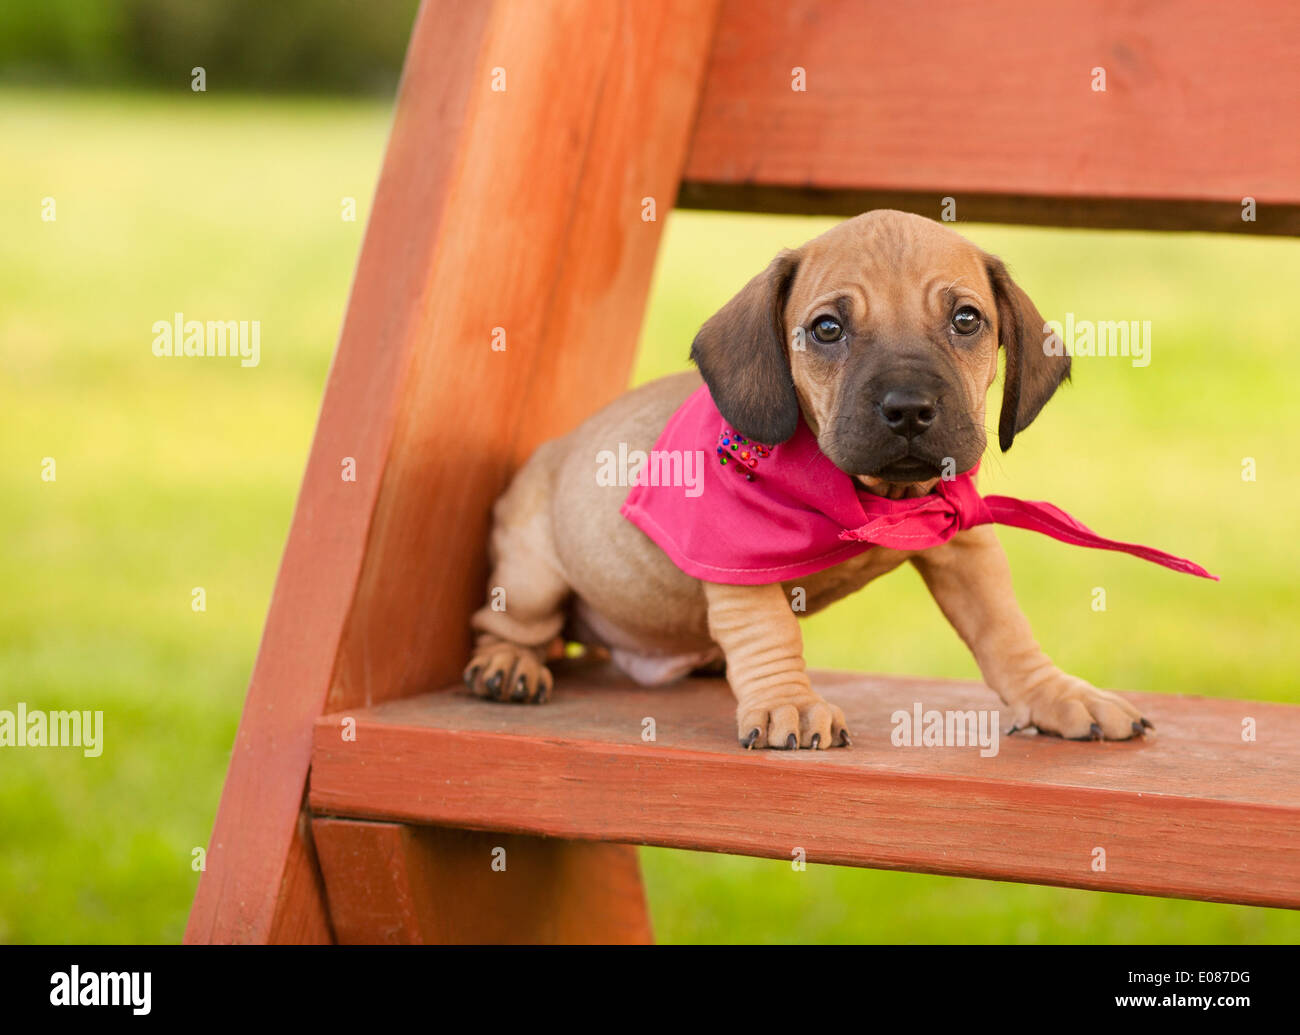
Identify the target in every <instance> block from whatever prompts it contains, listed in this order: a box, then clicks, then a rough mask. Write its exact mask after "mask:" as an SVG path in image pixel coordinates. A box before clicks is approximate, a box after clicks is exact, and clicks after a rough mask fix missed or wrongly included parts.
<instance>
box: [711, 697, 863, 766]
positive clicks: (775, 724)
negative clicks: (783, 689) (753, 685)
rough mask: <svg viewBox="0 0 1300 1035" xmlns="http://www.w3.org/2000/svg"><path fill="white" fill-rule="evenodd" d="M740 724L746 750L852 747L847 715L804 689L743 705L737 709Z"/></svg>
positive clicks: (737, 718) (743, 745)
mask: <svg viewBox="0 0 1300 1035" xmlns="http://www.w3.org/2000/svg"><path fill="white" fill-rule="evenodd" d="M736 722H737V726H738V727H739V732H740V746H741V747H743V748H763V747H770V748H777V749H779V750H782V751H790V750H793V749H794V748H812V749H813V750H825V749H826V748H830V747H848V746H849V731H848V730H847V729H845V728H844V713H843V712H842V711H840V709H839V707H838V706H837V705H833V704H831V703H830V702H828V701H825V700H823V699H822V698H821V697H819V696H818V695H817V694H814V693H810V692H809V691H808V690H806V689H803V688H802V687H801V688H798V689H797V690H793V691H791V692H790V693H789V694H781V693H779V692H778V693H776V694H767V695H764V697H763V699H762V700H751V701H748V702H742V703H741V704H740V706H739V707H738V708H737V709H736Z"/></svg>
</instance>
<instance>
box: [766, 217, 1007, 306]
mask: <svg viewBox="0 0 1300 1035" xmlns="http://www.w3.org/2000/svg"><path fill="white" fill-rule="evenodd" d="M877 216H881V217H879V218H873V217H877ZM986 260H987V256H986V255H985V254H984V252H982V251H981V250H980V249H979V248H977V247H975V245H973V244H971V243H970V242H969V241H967V240H966V239H965V238H964V237H962V236H961V235H960V234H957V233H955V232H954V231H952V230H949V229H948V228H947V227H945V226H942V225H940V224H939V223H935V222H933V221H932V220H928V219H923V218H921V217H920V216H906V215H904V214H902V213H890V214H889V217H888V218H885V217H883V214H876V213H869V214H868V215H866V216H859V217H857V218H856V219H850V220H848V221H847V222H844V223H841V224H839V225H838V226H836V227H834V228H832V229H831V230H829V231H827V232H826V233H824V234H822V235H821V236H820V237H817V238H814V239H813V240H811V241H809V242H808V243H807V244H806V245H804V247H803V248H802V249H801V250H800V257H799V268H798V270H797V272H796V275H795V279H794V282H793V284H792V285H791V289H790V300H789V308H788V310H787V312H788V314H789V315H790V317H791V318H792V319H794V320H797V321H801V320H803V319H806V318H807V317H808V316H810V315H812V313H811V310H814V309H816V308H817V307H818V306H820V305H824V304H827V303H834V302H835V301H836V300H838V299H844V300H845V302H847V305H848V310H849V314H850V315H852V316H853V317H855V318H856V319H858V320H862V319H865V318H866V317H868V316H869V315H871V314H873V313H877V314H878V313H879V312H881V311H882V310H883V311H886V312H902V311H908V310H913V311H914V310H915V309H916V308H917V307H918V306H921V307H924V308H926V309H930V308H935V309H939V310H942V309H945V308H947V307H949V306H951V305H953V304H958V303H963V304H964V303H974V304H977V305H979V306H981V307H982V308H984V309H985V310H986V311H991V309H992V307H993V305H994V298H993V290H992V287H991V285H990V283H989V276H988V272H987V269H986V267H985V263H986ZM841 308H842V306H841Z"/></svg>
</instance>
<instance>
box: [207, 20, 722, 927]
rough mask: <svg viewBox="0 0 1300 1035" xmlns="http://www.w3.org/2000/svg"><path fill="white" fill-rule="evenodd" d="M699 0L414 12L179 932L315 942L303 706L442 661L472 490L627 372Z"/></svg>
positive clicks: (340, 703) (702, 55)
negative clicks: (342, 314)
mask: <svg viewBox="0 0 1300 1035" xmlns="http://www.w3.org/2000/svg"><path fill="white" fill-rule="evenodd" d="M715 16H716V3H715V2H712V0H704V2H699V0H671V2H666V3H654V4H639V3H627V4H623V3H615V2H613V0H550V2H547V3H536V2H532V0H484V2H481V3H463V2H458V0H429V2H427V3H426V4H425V5H424V6H423V7H422V8H421V11H420V14H419V15H418V17H417V20H416V25H415V29H414V32H413V35H412V40H411V45H410V49H409V52H408V55H407V63H406V69H405V72H404V75H403V81H402V86H401V89H400V92H399V97H398V103H397V110H396V114H395V117H394V121H393V128H392V133H391V136H390V139H389V144H388V151H387V153H386V156H385V159H384V167H383V172H382V175H381V178H380V183H379V187H378V191H377V194H376V198H375V204H374V208H373V210H372V213H371V217H370V224H369V226H368V227H367V230H366V238H365V243H364V245H363V247H362V253H361V259H360V262H359V264H358V267H357V273H356V278H355V281H354V284H353V290H352V296H351V299H350V300H349V304H348V313H347V317H346V319H345V322H344V327H343V332H342V336H341V338H340V341H339V346H338V351H337V353H336V355H335V359H334V365H333V368H332V369H331V372H330V377H329V382H328V385H327V388H326V393H325V399H324V403H323V405H322V409H321V416H320V421H319V423H318V425H317V429H316V437H315V440H314V441H313V444H312V450H311V456H310V459H309V460H308V464H307V471H306V474H305V476H304V479H303V485H302V489H301V493H300V495H299V500H298V506H297V508H296V511H295V514H294V520H293V525H292V528H291V530H290V534H289V541H288V545H287V547H286V550H285V555H284V559H283V561H282V564H281V569H280V574H279V578H278V580H277V583H276V588H275V593H274V595H273V597H272V602H271V610H270V614H269V616H268V619H267V625H266V630H265V633H264V635H263V640H262V645H261V649H260V651H259V654H258V659H257V663H256V665H255V668H254V672H253V678H252V682H251V685H250V687H249V691H248V697H247V700H246V703H245V706H244V713H243V717H242V719H241V722H240V727H239V732H238V735H237V738H236V742H235V748H234V753H233V755H232V758H231V765H230V770H229V773H228V775H227V779H226V785H225V788H224V790H223V793H222V799H221V805H220V808H219V810H218V814H217V820H216V826H215V829H214V831H213V837H212V840H211V843H210V845H209V852H208V856H207V869H206V872H205V873H204V874H203V876H202V879H201V880H200V883H199V889H198V893H197V895H196V897H195V902H194V907H193V910H192V912H191V915H190V922H189V926H188V929H187V931H186V940H187V941H191V942H211V941H218V942H228V941H249V942H260V941H266V940H268V939H269V938H271V937H273V936H283V937H301V938H305V939H308V940H311V939H315V940H324V939H326V938H327V937H328V936H329V928H328V924H327V919H326V912H327V911H326V907H325V903H324V901H323V898H322V897H321V895H320V894H319V886H320V885H319V880H318V879H317V878H315V877H314V875H313V873H312V872H311V866H312V863H311V858H312V857H311V853H310V851H307V850H305V848H306V846H305V845H303V844H302V843H301V839H299V840H298V841H295V831H297V830H299V826H298V824H299V807H300V802H301V798H302V795H303V793H304V789H305V786H306V782H307V774H308V765H309V760H310V752H311V739H312V723H313V721H314V720H315V719H316V718H317V716H319V715H320V714H321V712H322V711H323V710H325V706H326V702H327V700H328V703H329V707H330V709H331V710H337V709H341V708H349V707H354V706H357V705H362V704H366V703H372V702H375V701H381V700H385V699H388V698H391V697H395V696H400V695H403V694H407V693H410V692H412V691H415V690H419V689H425V688H428V687H430V686H434V685H440V684H442V683H445V682H446V681H448V680H449V679H451V678H452V677H453V676H454V675H455V672H456V670H457V669H458V668H459V667H460V665H461V664H462V663H463V660H464V658H465V656H466V653H467V650H468V628H467V620H468V615H469V614H470V613H471V611H472V610H473V609H474V608H475V607H476V606H478V604H479V603H481V600H480V597H481V595H482V593H483V578H484V563H485V548H484V544H485V539H486V532H487V516H488V511H489V509H490V506H491V503H492V501H493V499H494V498H495V497H496V496H497V495H498V493H499V492H500V490H501V489H502V488H503V486H504V484H505V482H506V480H507V478H508V476H509V474H510V472H511V471H512V469H513V467H514V466H515V465H516V464H517V462H518V460H519V458H520V457H521V456H523V455H524V454H526V453H527V452H528V451H529V450H530V449H531V448H532V447H533V446H534V445H535V444H536V443H537V442H539V441H541V440H542V439H544V438H546V437H549V436H551V435H554V434H556V433H559V432H561V431H564V430H567V429H568V428H569V427H571V426H573V425H574V424H576V423H577V422H578V421H579V420H580V419H581V418H582V417H584V416H586V415H587V414H589V413H590V412H592V411H593V410H594V409H596V408H597V407H598V406H599V405H600V404H601V403H603V402H604V401H606V400H608V399H610V398H612V397H613V396H614V395H616V394H617V393H618V392H619V391H621V390H622V389H623V388H624V387H625V385H626V382H627V378H628V375H629V372H630V369H631V363H632V359H633V351H634V347H635V344H636V337H637V334H638V332H639V329H640V322H641V321H640V318H641V313H642V311H643V308H644V304H645V298H646V294H647V291H648V287H649V281H650V273H651V268H652V265H653V261H654V256H655V253H656V250H657V247H658V242H659V236H660V230H661V228H662V225H663V221H664V219H665V218H666V216H667V214H668V212H669V210H670V209H671V206H672V202H673V200H674V199H675V197H676V194H677V190H678V185H679V180H680V173H681V168H682V165H683V162H684V160H685V153H686V142H687V139H688V137H689V133H690V128H691V124H692V119H693V115H694V111H695V107H696V103H697V99H698V94H699V89H700V84H701V81H702V77H703V70H704V66H705V62H706V59H707V56H708V50H709V45H710V40H711V35H712V29H713V23H714V19H715ZM502 85H504V89H499V88H494V87H500V86H502ZM647 197H652V198H654V199H656V206H657V212H656V217H657V218H656V221H654V222H645V221H644V220H643V218H642V212H643V207H642V199H644V198H647ZM498 327H499V328H503V329H504V333H505V346H506V347H505V351H495V350H494V349H493V347H492V345H493V341H494V328H498ZM498 341H499V339H498ZM345 458H353V459H354V460H355V465H356V478H357V480H356V481H355V482H350V481H344V480H343V479H342V478H341V469H342V464H343V462H344V460H345ZM286 910H292V911H293V912H294V913H295V916H297V915H298V914H299V913H300V912H301V911H303V910H307V911H308V912H309V913H310V914H311V916H313V917H314V919H313V920H312V921H311V922H303V921H300V920H296V919H295V920H293V921H292V922H290V921H289V920H287V919H286V916H285V911H286Z"/></svg>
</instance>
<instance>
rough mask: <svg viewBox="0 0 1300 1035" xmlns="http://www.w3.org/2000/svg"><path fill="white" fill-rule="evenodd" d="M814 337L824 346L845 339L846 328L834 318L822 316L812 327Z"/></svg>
mask: <svg viewBox="0 0 1300 1035" xmlns="http://www.w3.org/2000/svg"><path fill="white" fill-rule="evenodd" d="M812 336H813V337H814V338H816V339H817V340H818V341H819V342H821V343H822V344H823V345H829V344H830V343H831V342H833V341H839V340H840V339H841V338H843V337H844V327H843V326H842V325H841V324H840V322H839V320H836V319H835V318H834V317H832V316H822V317H819V318H818V319H817V321H816V322H815V323H814V324H813V325H812Z"/></svg>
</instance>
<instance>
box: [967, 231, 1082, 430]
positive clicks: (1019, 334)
mask: <svg viewBox="0 0 1300 1035" xmlns="http://www.w3.org/2000/svg"><path fill="white" fill-rule="evenodd" d="M985 268H986V269H987V270H988V275H989V281H990V283H991V284H992V285H993V294H994V297H995V298H996V299H997V305H998V344H999V345H1001V346H1002V348H1003V349H1004V350H1005V352H1006V354H1007V374H1006V382H1005V384H1004V385H1003V388H1002V413H1001V415H1000V416H999V418H998V445H999V446H1001V447H1002V452H1004V453H1005V452H1006V451H1007V450H1008V449H1010V448H1011V442H1012V440H1013V439H1014V438H1015V437H1016V434H1017V433H1018V432H1021V431H1024V430H1025V428H1027V427H1029V423H1030V421H1032V420H1033V419H1034V418H1035V417H1037V416H1038V411H1039V410H1041V409H1042V408H1043V407H1044V406H1046V405H1047V400H1048V399H1050V398H1051V397H1052V394H1053V393H1054V392H1055V391H1056V389H1057V387H1058V386H1059V385H1060V383H1061V382H1062V381H1064V380H1065V379H1066V378H1068V377H1069V376H1070V357H1069V356H1068V355H1066V354H1065V350H1064V348H1061V350H1060V351H1061V355H1059V356H1058V355H1055V354H1054V352H1049V351H1048V348H1047V342H1048V340H1049V338H1048V332H1047V331H1046V329H1045V327H1044V320H1043V317H1042V314H1041V313H1039V311H1038V308H1037V306H1035V305H1034V303H1033V302H1031V301H1030V300H1029V296H1028V295H1026V294H1025V293H1024V292H1023V291H1022V290H1020V286H1019V285H1018V284H1016V282H1015V281H1014V280H1012V279H1011V275H1010V274H1009V273H1007V268H1006V267H1005V266H1004V265H1002V260H1001V259H997V258H994V257H993V256H989V258H988V262H987V264H986V267H985Z"/></svg>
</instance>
